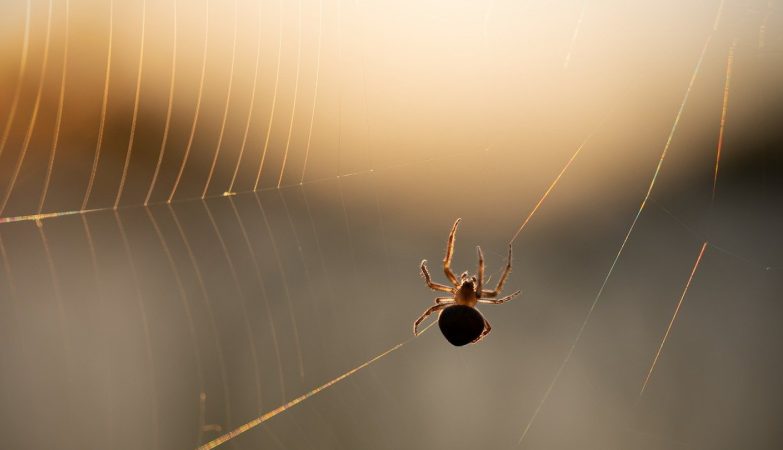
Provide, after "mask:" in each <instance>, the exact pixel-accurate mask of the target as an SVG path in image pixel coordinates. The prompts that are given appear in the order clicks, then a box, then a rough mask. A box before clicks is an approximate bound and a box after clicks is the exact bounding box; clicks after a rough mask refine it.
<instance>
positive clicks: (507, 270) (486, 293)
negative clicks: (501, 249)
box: [479, 244, 511, 298]
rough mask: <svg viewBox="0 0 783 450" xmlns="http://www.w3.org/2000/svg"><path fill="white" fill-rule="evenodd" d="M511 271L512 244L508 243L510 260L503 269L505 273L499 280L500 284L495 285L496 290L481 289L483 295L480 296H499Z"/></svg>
mask: <svg viewBox="0 0 783 450" xmlns="http://www.w3.org/2000/svg"><path fill="white" fill-rule="evenodd" d="M509 273H511V244H509V245H508V260H507V261H506V268H505V269H504V270H503V275H501V276H500V279H499V280H498V285H497V286H496V287H495V289H494V290H491V291H480V292H481V295H480V296H479V297H482V298H493V297H497V296H498V294H500V291H502V290H503V285H504V284H505V283H506V278H508V274H509Z"/></svg>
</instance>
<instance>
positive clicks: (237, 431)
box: [198, 322, 436, 450]
mask: <svg viewBox="0 0 783 450" xmlns="http://www.w3.org/2000/svg"><path fill="white" fill-rule="evenodd" d="M435 323H436V322H433V323H431V324H430V325H429V326H427V328H425V329H424V330H422V332H421V333H419V335H421V334H422V333H424V332H425V331H427V330H428V329H430V327H432V325H434V324H435ZM414 339H416V336H414V337H411V338H409V339H408V340H406V341H404V342H400V343H399V344H397V345H395V346H394V347H392V348H390V349H388V350H386V351H385V352H383V353H381V354H379V355H378V356H376V357H374V358H372V359H370V360H368V361H366V362H364V363H362V364H361V365H359V366H357V367H354V368H353V369H351V370H349V371H348V372H345V373H344V374H342V375H340V376H339V377H337V378H334V379H333V380H331V381H328V382H326V383H324V384H322V385H321V386H318V387H317V388H315V389H313V390H311V391H310V392H307V393H306V394H302V395H300V396H299V397H297V398H295V399H293V400H291V401H290V402H288V403H286V404H284V405H280V406H278V407H277V408H275V409H273V410H271V411H269V412H267V413H265V414H263V415H261V416H259V417H257V418H255V419H253V420H251V421H250V422H247V423H246V424H244V425H242V426H240V427H238V428H236V429H234V430H231V431H229V432H228V433H226V434H224V435H222V436H220V437H218V438H217V439H214V440H212V441H210V442H207V443H206V444H204V445H202V446H200V447H198V450H210V449H213V448H215V447H217V446H219V445H221V444H224V443H226V442H228V441H230V440H231V439H234V438H235V437H237V436H239V435H240V434H242V433H244V432H245V431H248V430H251V429H253V428H255V427H257V426H259V425H261V424H262V423H264V422H266V421H267V420H269V419H271V418H272V417H275V416H276V415H278V414H280V413H282V412H284V411H286V410H287V409H289V408H291V407H293V406H296V405H297V404H299V403H302V402H303V401H305V400H307V399H308V398H310V397H312V396H313V395H315V394H317V393H319V392H321V391H323V390H324V389H327V388H329V387H331V386H332V385H334V384H337V383H339V382H340V381H342V380H344V379H346V378H348V377H350V376H351V375H353V374H355V373H356V372H358V371H360V370H362V369H364V368H365V367H367V366H369V365H370V364H372V363H374V362H375V361H378V360H379V359H381V358H383V357H384V356H386V355H388V354H390V353H392V352H393V351H395V350H397V349H399V348H400V347H402V346H403V345H405V344H407V343H408V342H410V341H412V340H414Z"/></svg>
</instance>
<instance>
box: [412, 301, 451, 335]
mask: <svg viewBox="0 0 783 450" xmlns="http://www.w3.org/2000/svg"><path fill="white" fill-rule="evenodd" d="M447 306H449V305H448V304H443V303H441V304H438V305H435V306H430V307H429V308H427V310H426V311H424V313H422V315H421V316H419V318H418V319H416V321H415V322H413V334H414V335H415V336H418V335H419V324H420V323H422V322H423V321H424V319H426V318H427V317H429V316H430V314H432V313H434V312H438V311H440V310H441V309H443V308H445V307H447Z"/></svg>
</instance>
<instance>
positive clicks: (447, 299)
mask: <svg viewBox="0 0 783 450" xmlns="http://www.w3.org/2000/svg"><path fill="white" fill-rule="evenodd" d="M455 302H456V300H454V297H436V298H435V303H437V304H439V305H442V304H447V303H455Z"/></svg>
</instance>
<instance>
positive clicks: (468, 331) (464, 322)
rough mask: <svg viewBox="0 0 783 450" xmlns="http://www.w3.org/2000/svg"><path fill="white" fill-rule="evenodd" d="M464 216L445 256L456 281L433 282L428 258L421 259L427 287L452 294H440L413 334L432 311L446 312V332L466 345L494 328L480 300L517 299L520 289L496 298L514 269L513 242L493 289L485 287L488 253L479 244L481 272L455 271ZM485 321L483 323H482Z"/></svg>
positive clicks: (445, 267)
mask: <svg viewBox="0 0 783 450" xmlns="http://www.w3.org/2000/svg"><path fill="white" fill-rule="evenodd" d="M460 220H461V219H457V220H456V221H455V222H454V226H452V227H451V233H450V234H449V240H448V244H447V245H446V256H445V257H444V258H443V272H444V273H445V274H446V278H448V279H449V281H450V282H451V284H452V287H449V286H446V285H444V284H439V283H433V282H432V277H431V276H430V272H429V270H427V260H426V259H425V260H423V261H422V262H421V273H422V275H423V276H424V280H425V281H426V282H427V286H429V288H430V289H432V290H434V291H440V292H448V293H449V294H451V297H437V298H436V299H435V305H434V306H431V307H429V308H428V309H427V310H426V311H424V313H423V314H422V315H421V316H420V317H419V318H418V319H416V321H415V322H414V323H413V334H415V335H418V334H419V332H418V328H419V324H420V323H421V322H422V321H423V320H424V319H426V318H427V317H428V316H429V315H430V314H432V313H434V312H438V311H443V312H442V313H441V314H440V315H439V317H438V325H439V326H440V329H441V331H442V332H443V335H444V336H445V337H446V339H447V340H448V341H449V342H451V343H452V344H454V345H458V346H459V345H465V344H468V343H471V342H478V341H480V340H481V339H482V338H483V337H484V336H486V335H488V334H489V332H490V331H491V330H492V327H491V326H490V325H489V322H487V320H486V319H484V317H483V316H482V315H481V313H479V312H478V310H476V309H475V306H476V304H478V303H488V304H493V305H499V304H501V303H505V302H507V301H509V300H511V299H512V298H514V297H515V296H516V295H517V294H519V292H520V291H516V292H514V293H513V294H511V295H507V296H505V297H503V298H499V299H496V298H495V297H497V296H498V294H500V291H501V289H503V284H504V283H505V282H506V278H507V277H508V274H509V273H510V272H511V245H510V244H509V246H508V262H507V263H506V268H505V270H503V274H502V275H501V276H500V279H499V280H498V284H497V286H496V287H495V289H493V290H486V289H484V288H483V282H484V255H483V254H482V252H481V247H478V246H477V247H476V252H477V253H478V260H479V262H478V272H477V273H476V275H475V276H470V275H468V272H463V273H462V275H460V277H459V279H458V278H457V277H456V276H455V275H454V272H452V270H451V257H452V255H453V254H454V236H455V234H456V232H457V225H459V222H460ZM482 322H483V323H482Z"/></svg>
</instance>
